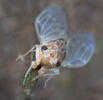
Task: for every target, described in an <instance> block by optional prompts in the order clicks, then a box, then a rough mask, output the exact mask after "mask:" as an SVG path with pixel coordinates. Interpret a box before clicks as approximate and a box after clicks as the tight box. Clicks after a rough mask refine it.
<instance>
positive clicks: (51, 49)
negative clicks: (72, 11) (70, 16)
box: [18, 6, 95, 80]
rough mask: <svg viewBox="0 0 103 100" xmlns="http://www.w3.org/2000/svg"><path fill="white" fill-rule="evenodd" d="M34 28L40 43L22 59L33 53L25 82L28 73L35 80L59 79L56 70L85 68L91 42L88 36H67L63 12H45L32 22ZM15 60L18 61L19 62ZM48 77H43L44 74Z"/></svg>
mask: <svg viewBox="0 0 103 100" xmlns="http://www.w3.org/2000/svg"><path fill="white" fill-rule="evenodd" d="M35 27H36V31H37V36H38V39H39V41H40V44H39V45H35V46H33V48H32V49H31V50H29V51H28V52H27V53H26V54H24V55H23V56H19V58H23V57H24V56H26V55H27V54H29V53H31V52H35V60H34V61H32V62H31V66H30V68H29V69H28V71H27V73H26V75H25V80H26V77H27V75H28V73H29V72H30V70H31V69H34V70H35V69H37V68H38V66H39V65H41V68H39V69H38V70H37V73H38V75H37V76H36V77H35V78H34V79H33V80H36V79H37V78H39V77H41V76H50V78H51V77H53V76H55V75H59V73H60V72H59V68H60V67H67V68H77V67H83V66H84V65H86V64H87V63H88V62H89V61H90V59H91V57H92V55H93V52H94V48H95V41H94V38H93V36H92V35H91V34H90V33H89V32H80V33H75V34H73V35H72V36H68V34H67V29H68V25H67V20H66V16H65V13H64V11H63V10H62V9H61V8H60V7H59V6H51V7H50V8H47V9H45V10H44V11H43V12H41V13H40V15H39V16H38V17H37V18H36V21H35ZM19 58H18V59H19ZM50 71H51V72H52V73H48V74H47V73H46V72H50Z"/></svg>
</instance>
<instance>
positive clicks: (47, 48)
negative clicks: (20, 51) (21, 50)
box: [36, 39, 66, 67]
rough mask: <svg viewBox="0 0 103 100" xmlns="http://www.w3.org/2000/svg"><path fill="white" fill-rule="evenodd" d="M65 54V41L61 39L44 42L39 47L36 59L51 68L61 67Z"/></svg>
mask: <svg viewBox="0 0 103 100" xmlns="http://www.w3.org/2000/svg"><path fill="white" fill-rule="evenodd" d="M65 53H66V51H65V42H64V40H62V39H60V40H53V41H49V42H43V43H41V44H40V45H38V46H37V49H36V59H37V60H38V59H39V60H41V64H43V65H46V66H49V67H55V66H60V65H61V61H62V60H63V59H64V56H65Z"/></svg>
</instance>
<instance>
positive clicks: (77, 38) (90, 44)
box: [63, 32, 95, 68]
mask: <svg viewBox="0 0 103 100" xmlns="http://www.w3.org/2000/svg"><path fill="white" fill-rule="evenodd" d="M94 48H95V41H94V38H93V36H92V35H91V34H90V33H88V32H81V33H76V34H74V35H72V36H71V37H70V38H69V40H68V42H67V45H66V52H67V54H66V58H65V60H64V62H63V66H64V67H68V68H71V67H72V68H75V67H82V66H84V65H85V64H87V63H88V61H89V60H90V58H91V57H92V55H93V52H94Z"/></svg>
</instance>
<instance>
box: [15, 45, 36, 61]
mask: <svg viewBox="0 0 103 100" xmlns="http://www.w3.org/2000/svg"><path fill="white" fill-rule="evenodd" d="M35 51H36V45H34V46H33V47H32V48H31V49H30V50H29V51H28V52H26V53H25V54H23V55H19V56H18V57H17V59H16V61H19V60H20V61H24V58H25V57H26V56H27V55H28V54H30V53H31V52H35Z"/></svg>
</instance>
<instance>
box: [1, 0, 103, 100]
mask: <svg viewBox="0 0 103 100" xmlns="http://www.w3.org/2000/svg"><path fill="white" fill-rule="evenodd" d="M53 4H57V5H59V6H61V7H62V8H63V9H64V11H65V13H66V16H67V20H68V24H69V28H68V34H70V33H74V32H81V31H88V32H91V33H92V34H93V36H94V37H95V40H96V50H95V53H94V55H93V57H92V59H91V61H90V62H89V63H88V64H87V65H86V66H85V67H83V68H78V69H64V68H63V69H62V70H61V75H60V76H57V77H55V78H53V79H52V80H50V81H49V82H48V84H47V87H46V88H45V89H44V88H42V82H41V83H40V84H39V86H38V87H36V88H32V92H30V94H29V95H30V96H29V97H28V98H25V99H22V97H21V96H20V95H21V93H22V91H23V86H22V82H21V80H22V76H23V74H24V72H26V70H27V69H28V67H29V64H30V60H29V57H27V58H26V59H25V63H18V62H16V61H15V59H16V57H17V56H18V55H19V54H23V53H25V52H26V51H27V50H29V49H30V48H31V47H32V46H33V45H34V44H37V43H39V41H38V39H37V36H36V31H35V28H34V21H35V18H36V16H38V14H39V13H40V12H41V11H42V10H43V9H45V8H47V7H49V6H50V5H53ZM0 99H1V100H17V99H18V100H34V99H35V100H103V0H0Z"/></svg>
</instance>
